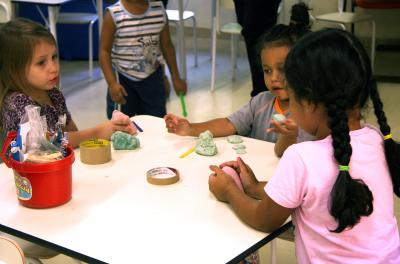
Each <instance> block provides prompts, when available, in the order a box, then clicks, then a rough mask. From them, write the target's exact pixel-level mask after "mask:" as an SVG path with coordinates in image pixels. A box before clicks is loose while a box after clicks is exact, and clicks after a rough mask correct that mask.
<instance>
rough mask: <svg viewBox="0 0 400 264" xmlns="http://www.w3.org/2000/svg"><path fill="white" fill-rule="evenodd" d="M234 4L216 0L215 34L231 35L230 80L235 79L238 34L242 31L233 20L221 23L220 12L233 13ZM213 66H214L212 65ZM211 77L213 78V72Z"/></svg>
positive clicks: (230, 1)
mask: <svg viewBox="0 0 400 264" xmlns="http://www.w3.org/2000/svg"><path fill="white" fill-rule="evenodd" d="M234 10H235V6H234V4H233V1H232V0H217V10H216V15H217V17H216V20H217V21H216V23H217V34H221V33H223V34H230V35H231V72H232V75H231V78H232V81H235V80H236V69H237V52H238V44H239V38H240V34H241V32H242V26H241V25H239V23H237V22H236V20H235V21H232V22H228V23H224V24H223V25H221V19H220V17H221V12H223V11H228V12H230V13H234ZM214 68H215V67H214ZM212 74H213V75H214V76H213V77H212V78H214V79H215V72H212Z"/></svg>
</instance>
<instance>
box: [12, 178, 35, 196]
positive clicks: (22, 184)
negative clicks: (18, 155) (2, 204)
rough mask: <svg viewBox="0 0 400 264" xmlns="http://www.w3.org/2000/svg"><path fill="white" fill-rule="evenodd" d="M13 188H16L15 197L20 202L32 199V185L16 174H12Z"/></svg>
mask: <svg viewBox="0 0 400 264" xmlns="http://www.w3.org/2000/svg"><path fill="white" fill-rule="evenodd" d="M14 180H15V186H16V187H17V188H16V190H17V195H18V198H19V199H20V200H24V201H26V200H30V199H31V198H32V185H31V182H30V181H29V180H28V179H27V178H25V177H21V176H20V175H19V174H18V173H16V172H15V173H14Z"/></svg>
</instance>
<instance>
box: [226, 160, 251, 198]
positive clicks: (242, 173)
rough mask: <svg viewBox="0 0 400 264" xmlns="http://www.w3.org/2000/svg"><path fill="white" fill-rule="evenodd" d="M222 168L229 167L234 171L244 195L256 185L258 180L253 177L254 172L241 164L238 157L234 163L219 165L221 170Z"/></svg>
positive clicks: (241, 161) (244, 164)
mask: <svg viewBox="0 0 400 264" xmlns="http://www.w3.org/2000/svg"><path fill="white" fill-rule="evenodd" d="M224 166H230V167H232V168H234V169H235V170H236V172H237V173H238V174H239V177H240V181H241V182H242V185H243V189H244V191H245V192H246V193H248V192H249V190H251V189H252V188H253V187H254V186H255V185H257V184H258V180H257V178H256V176H255V175H254V172H253V171H252V170H251V168H250V167H249V165H247V164H246V163H244V162H243V160H242V159H241V158H239V157H238V158H237V160H236V161H229V162H224V163H222V164H221V165H219V167H220V168H223V167H224Z"/></svg>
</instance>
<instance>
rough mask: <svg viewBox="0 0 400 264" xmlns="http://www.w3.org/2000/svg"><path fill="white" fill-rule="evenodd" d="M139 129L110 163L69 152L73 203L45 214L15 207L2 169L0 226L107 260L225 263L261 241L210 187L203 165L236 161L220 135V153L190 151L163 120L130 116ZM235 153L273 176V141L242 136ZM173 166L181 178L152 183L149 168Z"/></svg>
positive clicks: (186, 140)
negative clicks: (136, 143)
mask: <svg viewBox="0 0 400 264" xmlns="http://www.w3.org/2000/svg"><path fill="white" fill-rule="evenodd" d="M133 119H134V120H135V122H136V123H138V124H139V126H141V127H142V128H143V130H144V132H142V133H139V134H138V136H137V137H138V138H139V140H140V144H141V146H140V148H139V149H136V150H130V151H128V150H122V151H121V150H119V151H115V150H112V160H111V161H110V162H108V163H106V164H101V165H86V164H83V163H81V161H80V151H79V149H77V150H75V159H76V160H75V162H74V164H73V186H72V199H71V200H70V201H69V202H68V203H66V204H64V205H61V206H58V207H54V208H50V209H30V208H26V207H24V206H22V205H20V204H19V203H18V201H17V196H16V194H15V184H14V180H13V172H12V170H11V169H9V168H7V167H6V166H5V164H1V165H0V175H1V177H0V186H2V187H1V192H0V208H1V214H0V229H1V225H3V226H6V227H8V228H12V229H14V230H18V231H20V232H23V233H25V234H28V235H31V236H34V237H36V238H39V239H41V240H45V241H46V242H50V243H53V244H55V245H58V246H61V247H64V248H67V249H68V250H71V251H73V252H78V253H79V254H83V255H85V256H89V257H91V258H94V259H97V260H101V261H104V262H111V263H126V260H127V259H132V260H134V262H137V263H140V262H142V261H143V263H144V262H146V263H171V262H174V263H188V262H190V263H226V262H228V261H230V260H231V259H233V258H234V257H236V256H238V255H239V254H240V253H242V252H243V251H245V250H246V249H248V248H249V247H251V246H253V245H254V244H256V243H257V242H259V241H260V240H262V239H263V238H265V237H266V236H267V234H266V233H263V232H259V231H256V230H254V229H252V228H251V227H249V226H247V225H246V224H244V223H243V222H242V221H241V220H239V218H238V217H237V216H236V215H235V214H234V212H233V211H232V210H231V208H230V207H229V205H227V204H225V203H222V202H219V201H217V200H216V198H215V197H214V195H213V194H212V193H211V192H210V191H209V189H208V176H209V174H210V172H211V171H210V170H209V165H211V164H220V163H222V162H224V161H228V160H234V159H236V157H237V156H238V155H237V154H236V153H235V151H234V150H233V149H232V145H231V144H229V143H228V142H227V140H226V138H215V139H214V141H215V143H216V144H217V147H218V154H217V155H215V156H212V157H207V156H201V155H198V154H196V153H192V154H190V155H188V156H187V157H185V158H179V156H180V155H182V154H183V153H185V152H186V151H187V150H188V149H190V148H192V147H193V146H195V144H196V141H197V138H195V137H180V136H177V135H174V134H169V133H167V132H166V129H165V124H164V120H163V119H161V118H156V117H151V116H135V117H134V118H133ZM243 139H244V142H243V144H244V145H245V146H246V147H247V153H246V154H243V155H241V157H242V158H243V160H244V161H245V162H247V163H248V164H249V165H250V166H251V167H252V169H253V171H254V173H255V174H256V175H257V177H258V178H259V179H260V180H267V179H268V178H269V177H270V176H271V175H272V173H273V171H274V169H275V166H276V164H277V162H278V159H277V158H276V157H275V155H274V152H273V146H274V145H273V144H271V143H268V142H265V141H260V140H255V139H251V138H246V137H243ZM160 166H168V167H173V168H176V169H177V170H178V171H179V173H180V180H179V181H178V182H177V183H175V184H172V185H167V186H157V185H152V184H149V183H148V182H147V181H146V172H147V171H148V170H149V169H152V168H155V167H160Z"/></svg>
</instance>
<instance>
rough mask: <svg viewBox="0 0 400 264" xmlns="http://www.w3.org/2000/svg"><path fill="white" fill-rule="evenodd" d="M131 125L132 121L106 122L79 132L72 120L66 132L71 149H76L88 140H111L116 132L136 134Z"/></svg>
mask: <svg viewBox="0 0 400 264" xmlns="http://www.w3.org/2000/svg"><path fill="white" fill-rule="evenodd" d="M131 124H132V123H131V121H130V120H129V121H127V120H123V121H118V122H115V121H114V122H113V121H106V122H104V123H102V124H99V125H97V126H95V127H92V128H88V129H84V130H81V131H78V129H77V127H76V125H75V123H74V121H73V120H71V121H70V122H69V123H68V125H67V127H66V130H67V132H68V141H69V144H70V145H71V147H73V148H76V147H78V146H79V143H81V142H82V141H84V140H88V139H94V138H99V139H107V140H109V139H110V137H111V135H112V134H113V133H114V132H115V131H123V132H126V133H129V134H135V133H136V130H135V129H134V128H133V127H132V125H131Z"/></svg>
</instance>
